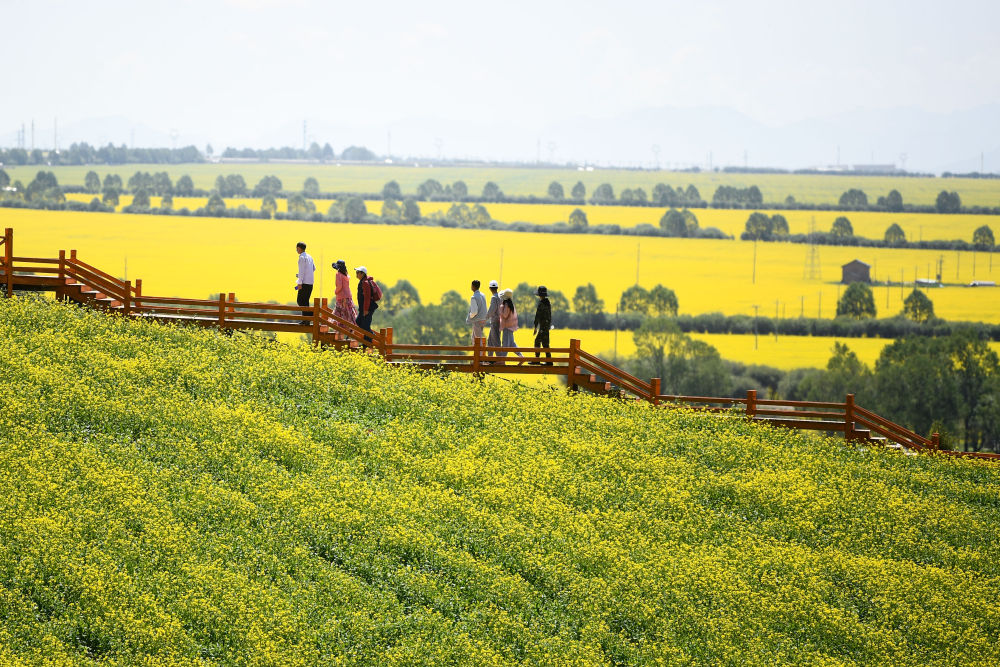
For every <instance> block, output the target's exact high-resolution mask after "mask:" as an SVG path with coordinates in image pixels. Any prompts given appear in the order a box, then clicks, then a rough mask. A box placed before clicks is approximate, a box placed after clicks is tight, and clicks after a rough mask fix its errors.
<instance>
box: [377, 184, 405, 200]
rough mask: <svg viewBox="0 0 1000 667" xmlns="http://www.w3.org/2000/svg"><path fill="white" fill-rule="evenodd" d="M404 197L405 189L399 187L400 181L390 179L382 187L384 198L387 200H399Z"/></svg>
mask: <svg viewBox="0 0 1000 667" xmlns="http://www.w3.org/2000/svg"><path fill="white" fill-rule="evenodd" d="M402 198H403V191H402V190H401V189H400V187H399V183H397V182H396V181H389V182H388V183H386V184H385V185H384V186H383V187H382V199H384V200H386V201H391V200H398V199H402Z"/></svg>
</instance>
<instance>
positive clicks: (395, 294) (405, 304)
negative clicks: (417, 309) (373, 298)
mask: <svg viewBox="0 0 1000 667" xmlns="http://www.w3.org/2000/svg"><path fill="white" fill-rule="evenodd" d="M419 305H420V294H419V293H418V292H417V288H416V287H414V286H413V284H412V283H411V282H410V281H409V280H405V279H400V280H397V281H396V284H395V285H393V286H392V287H389V288H387V289H384V290H382V300H381V301H380V302H379V307H380V308H381V309H384V310H385V312H386V313H387V314H389V315H395V314H396V313H399V312H402V311H404V310H407V309H408V308H412V307H413V306H419Z"/></svg>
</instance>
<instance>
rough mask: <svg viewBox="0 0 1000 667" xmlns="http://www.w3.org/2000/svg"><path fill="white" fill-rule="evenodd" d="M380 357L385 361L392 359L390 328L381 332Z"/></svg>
mask: <svg viewBox="0 0 1000 667" xmlns="http://www.w3.org/2000/svg"><path fill="white" fill-rule="evenodd" d="M382 356H383V357H384V358H385V360H386V361H389V359H390V358H391V357H392V327H386V328H385V329H384V330H383V331H382Z"/></svg>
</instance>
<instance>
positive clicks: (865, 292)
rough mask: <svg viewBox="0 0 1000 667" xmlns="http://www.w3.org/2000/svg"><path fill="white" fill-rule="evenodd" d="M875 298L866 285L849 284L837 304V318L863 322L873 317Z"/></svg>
mask: <svg viewBox="0 0 1000 667" xmlns="http://www.w3.org/2000/svg"><path fill="white" fill-rule="evenodd" d="M875 315H876V310H875V297H874V295H873V294H872V288H871V287H869V286H868V284H866V283H851V284H850V285H848V286H847V289H846V290H844V294H843V295H842V296H841V297H840V300H839V301H838V302H837V317H842V316H844V317H851V318H853V319H856V320H863V319H868V318H872V317H875Z"/></svg>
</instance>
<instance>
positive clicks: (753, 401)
mask: <svg viewBox="0 0 1000 667" xmlns="http://www.w3.org/2000/svg"><path fill="white" fill-rule="evenodd" d="M747 417H749V418H750V419H755V418H756V417H757V390H756V389H747Z"/></svg>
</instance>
